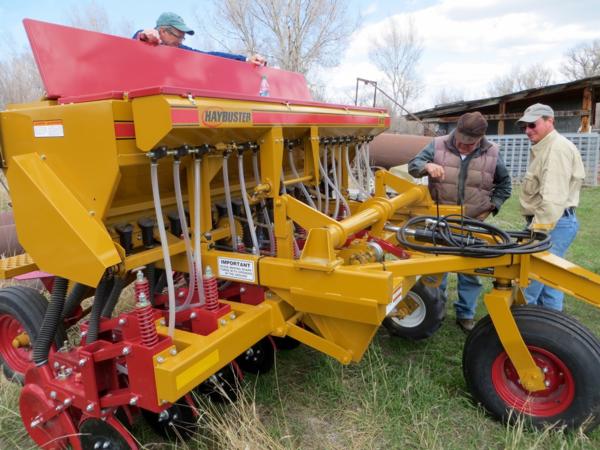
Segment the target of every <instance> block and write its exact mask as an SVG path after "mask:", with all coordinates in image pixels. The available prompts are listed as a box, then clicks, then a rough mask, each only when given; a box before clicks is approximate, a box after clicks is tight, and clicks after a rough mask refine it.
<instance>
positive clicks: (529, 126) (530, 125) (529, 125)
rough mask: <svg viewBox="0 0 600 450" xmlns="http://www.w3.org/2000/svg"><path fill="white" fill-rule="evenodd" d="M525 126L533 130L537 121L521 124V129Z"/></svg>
mask: <svg viewBox="0 0 600 450" xmlns="http://www.w3.org/2000/svg"><path fill="white" fill-rule="evenodd" d="M525 128H529V129H530V130H533V129H534V128H535V122H532V123H528V124H527V125H522V126H521V130H524V129H525Z"/></svg>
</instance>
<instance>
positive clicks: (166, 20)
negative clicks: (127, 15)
mask: <svg viewBox="0 0 600 450" xmlns="http://www.w3.org/2000/svg"><path fill="white" fill-rule="evenodd" d="M186 34H189V35H190V36H192V35H193V34H194V30H192V29H191V28H190V27H188V26H187V25H186V24H185V22H184V21H183V19H182V18H181V16H179V15H177V14H175V13H173V12H164V13H162V14H161V15H160V16H159V17H158V20H157V21H156V27H155V28H149V29H147V30H139V31H137V32H136V33H135V34H134V35H133V38H134V39H137V40H140V41H144V42H147V43H149V44H152V45H168V46H169V47H178V48H181V49H184V50H191V51H194V52H198V53H204V54H207V55H213V56H220V57H222V58H228V59H235V60H238V61H248V62H250V63H252V64H255V65H257V66H264V65H265V64H266V63H267V62H266V60H265V58H263V57H262V56H260V55H258V54H255V55H252V56H251V57H249V58H246V57H245V56H244V55H236V54H234V53H224V52H203V51H201V50H197V49H195V48H192V47H188V46H187V45H183V41H184V40H185V35H186Z"/></svg>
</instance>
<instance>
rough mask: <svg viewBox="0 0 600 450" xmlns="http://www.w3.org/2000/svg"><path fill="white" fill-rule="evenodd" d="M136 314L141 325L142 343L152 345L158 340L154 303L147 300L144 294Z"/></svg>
mask: <svg viewBox="0 0 600 450" xmlns="http://www.w3.org/2000/svg"><path fill="white" fill-rule="evenodd" d="M135 314H136V316H137V319H138V324H139V327H140V336H141V337H142V344H144V345H146V346H148V347H152V346H153V345H155V344H156V343H157V342H158V333H157V332H156V327H155V326H154V311H153V310H152V305H150V303H148V302H147V301H145V299H144V296H143V295H142V297H141V298H140V302H139V303H138V304H137V309H136V310H135Z"/></svg>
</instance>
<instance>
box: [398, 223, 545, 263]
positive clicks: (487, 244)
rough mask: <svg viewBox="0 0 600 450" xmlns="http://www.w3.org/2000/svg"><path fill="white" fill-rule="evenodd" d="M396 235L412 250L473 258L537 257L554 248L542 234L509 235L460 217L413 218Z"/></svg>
mask: <svg viewBox="0 0 600 450" xmlns="http://www.w3.org/2000/svg"><path fill="white" fill-rule="evenodd" d="M396 235H397V239H398V242H399V243H400V244H402V245H403V246H404V247H407V248H410V249H413V250H418V251H420V252H423V253H432V254H441V255H457V256H468V257H472V258H495V257H498V256H503V255H519V254H528V253H537V252H541V251H544V250H548V249H549V248H550V247H551V245H552V243H551V242H550V236H549V235H548V234H546V233H543V232H533V231H508V232H507V231H504V230H502V229H500V228H498V227H496V226H494V225H491V224H489V223H485V222H483V221H480V220H476V219H472V218H470V217H464V216H458V215H450V216H444V217H436V216H417V217H413V218H411V219H409V220H408V221H407V222H406V223H405V224H404V225H402V226H401V227H400V228H399V229H398V231H397V232H396ZM484 236H487V237H488V239H484V238H483V237H484ZM415 241H421V242H427V243H429V245H425V244H417V243H416V242H415Z"/></svg>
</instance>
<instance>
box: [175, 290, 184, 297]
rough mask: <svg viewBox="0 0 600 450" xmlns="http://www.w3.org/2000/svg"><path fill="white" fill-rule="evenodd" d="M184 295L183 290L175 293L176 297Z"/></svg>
mask: <svg viewBox="0 0 600 450" xmlns="http://www.w3.org/2000/svg"><path fill="white" fill-rule="evenodd" d="M184 295H185V292H183V291H179V292H178V293H177V297H179V298H181V297H183V296H184Z"/></svg>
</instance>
